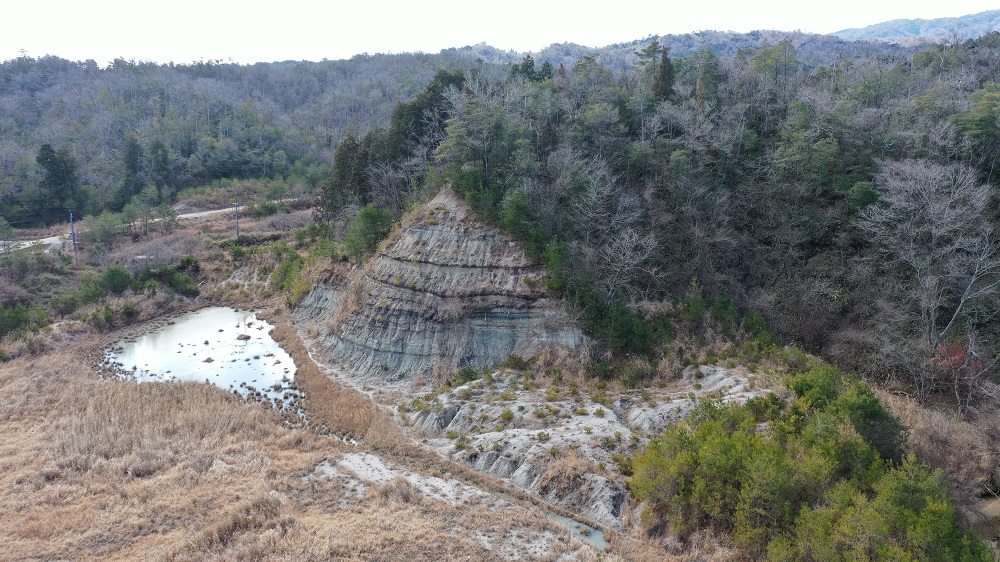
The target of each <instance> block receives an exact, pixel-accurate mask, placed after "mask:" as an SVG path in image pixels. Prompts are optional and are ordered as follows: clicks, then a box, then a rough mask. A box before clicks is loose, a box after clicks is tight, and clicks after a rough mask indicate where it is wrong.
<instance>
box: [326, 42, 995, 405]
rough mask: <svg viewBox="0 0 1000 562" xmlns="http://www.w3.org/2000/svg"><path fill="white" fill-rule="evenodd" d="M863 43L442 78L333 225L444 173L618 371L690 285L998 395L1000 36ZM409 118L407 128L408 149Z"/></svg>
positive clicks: (888, 376)
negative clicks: (652, 312) (576, 314)
mask: <svg viewBox="0 0 1000 562" xmlns="http://www.w3.org/2000/svg"><path fill="white" fill-rule="evenodd" d="M820 43H821V42H820ZM864 46H865V48H871V49H875V52H873V53H870V54H867V55H862V54H860V53H858V52H857V51H855V56H853V57H848V56H843V55H844V53H843V52H836V51H835V52H832V53H831V52H826V53H824V54H823V55H822V56H820V55H817V54H815V53H813V55H812V56H810V57H803V56H801V54H800V48H799V47H797V46H796V45H795V44H794V43H793V42H792V41H791V40H789V39H788V38H782V39H780V40H778V41H776V42H773V43H772V42H770V41H767V40H762V41H761V42H760V43H759V44H757V45H756V46H753V47H742V48H739V49H737V50H736V52H735V54H734V55H733V56H731V57H722V56H719V55H717V54H716V53H715V52H714V51H713V49H712V48H710V47H708V46H705V47H703V48H701V49H699V50H696V51H694V52H692V53H690V54H687V55H684V56H675V54H674V53H673V52H672V51H671V50H670V49H669V47H665V46H664V45H662V44H661V43H659V41H657V40H653V41H651V42H650V43H649V44H646V45H636V50H635V51H633V53H632V57H631V62H630V64H629V65H628V66H625V67H622V66H617V67H616V66H610V67H609V66H607V65H604V64H601V62H600V56H601V55H600V54H595V55H593V56H591V55H588V56H584V57H583V58H581V59H580V60H578V61H577V62H575V63H574V64H572V65H566V64H562V63H560V64H553V63H552V62H550V61H542V60H541V59H539V60H538V61H536V60H535V59H534V58H533V57H530V56H527V57H523V59H522V60H520V61H519V62H517V63H515V64H512V65H508V66H506V67H501V66H497V65H479V66H477V67H475V68H472V69H470V70H467V71H465V73H464V74H462V75H461V76H459V75H458V74H454V75H453V76H452V77H451V78H450V79H448V80H445V78H444V76H445V75H444V74H439V75H438V77H437V78H436V79H435V81H433V82H432V84H431V86H430V87H429V88H428V90H427V91H425V94H424V95H423V96H424V97H423V98H418V99H417V100H416V101H414V102H411V103H412V104H415V105H405V104H404V105H403V106H400V107H408V108H409V110H408V111H397V113H396V114H394V116H393V119H392V121H391V123H390V125H389V127H388V129H381V128H374V129H370V130H369V131H368V132H367V133H366V134H364V135H360V134H357V135H355V134H353V133H352V134H351V135H349V137H348V139H347V140H346V141H345V142H344V143H343V144H341V145H340V146H339V147H338V149H337V153H336V154H335V156H334V164H333V181H331V182H328V183H326V184H325V186H324V189H323V192H322V197H321V207H322V209H323V210H324V212H323V216H324V217H333V216H336V215H337V213H338V212H339V211H340V210H342V209H344V208H350V207H351V205H366V204H371V205H375V206H378V207H382V208H386V209H388V210H391V211H392V212H394V213H396V214H397V215H398V214H399V213H401V212H402V211H403V209H405V206H406V203H408V202H410V201H412V200H414V198H415V197H417V198H419V197H420V196H421V194H420V191H419V190H418V189H415V188H414V186H420V185H425V184H428V185H433V184H435V182H444V181H447V182H450V184H451V186H452V187H453V188H454V189H455V190H456V191H457V192H459V193H460V194H462V195H463V196H464V197H465V198H466V199H467V200H468V201H469V202H470V203H471V204H472V206H473V208H475V209H476V210H477V211H478V212H479V213H480V214H481V215H482V216H484V217H485V218H487V219H488V220H491V221H493V222H495V223H496V224H499V225H501V226H502V227H504V228H505V229H506V230H507V231H508V232H510V233H511V234H512V235H514V236H515V237H517V238H519V239H521V240H522V241H523V242H524V243H525V244H526V247H527V248H528V251H529V254H531V255H533V256H535V257H536V258H537V259H539V260H541V261H543V262H545V263H546V264H547V265H548V267H549V268H550V270H551V271H552V278H551V279H550V282H551V284H552V286H553V287H554V288H557V289H558V290H561V291H564V293H565V295H566V297H567V298H568V299H569V301H570V302H571V303H573V304H574V305H575V306H576V307H578V309H579V311H580V314H581V318H582V319H583V321H584V323H585V325H586V326H587V328H588V330H589V331H590V332H591V333H592V334H594V335H596V336H598V337H599V338H600V339H601V340H602V341H603V342H604V343H605V344H606V345H607V349H608V350H609V352H612V353H613V356H614V357H619V358H620V357H623V356H627V355H630V354H639V355H646V356H648V355H649V354H653V355H655V354H656V351H655V349H656V346H657V341H658V340H657V337H658V336H656V335H655V334H652V333H650V326H655V325H656V323H655V322H652V323H650V322H649V320H650V318H649V315H648V314H647V313H644V312H642V310H643V308H642V306H641V303H650V302H661V301H676V299H681V298H686V296H688V295H689V294H690V293H691V291H692V290H694V291H696V292H697V293H699V294H700V295H702V296H703V297H704V298H706V299H708V300H709V301H713V300H716V299H723V298H724V299H730V300H731V301H732V302H735V303H737V304H738V305H739V306H740V307H742V308H744V309H748V310H752V311H756V312H758V313H760V314H762V315H763V316H764V317H765V318H766V319H767V321H768V323H769V324H770V325H771V326H772V327H773V329H775V330H776V331H777V332H778V333H779V334H780V335H782V336H784V337H785V338H786V339H787V340H788V341H795V342H798V343H800V344H801V345H804V346H806V347H808V348H810V349H813V350H816V351H822V352H824V353H826V354H828V356H830V357H832V358H834V359H836V360H837V361H838V362H840V363H841V364H844V365H847V366H849V367H851V368H856V369H859V370H862V371H863V372H866V373H867V374H869V375H871V376H873V377H875V378H877V379H878V380H881V381H888V380H901V381H905V383H906V384H911V385H912V387H913V389H914V391H915V392H916V393H917V395H918V396H920V397H921V398H925V399H926V398H929V397H930V396H932V395H939V394H941V395H947V396H950V397H951V399H953V400H954V401H955V403H956V404H957V405H958V407H959V409H960V410H962V411H965V410H967V409H968V408H969V407H971V406H972V404H973V403H974V402H975V399H976V397H977V396H982V395H985V394H989V393H992V392H993V391H994V389H995V388H996V387H995V386H993V383H992V382H991V380H992V376H993V375H992V373H993V366H994V364H995V362H996V357H997V348H996V347H995V345H996V342H995V341H994V338H993V336H992V334H994V333H995V331H996V330H995V326H994V320H993V318H994V316H995V315H994V311H995V310H996V305H997V300H996V298H997V296H998V295H997V288H998V287H997V282H996V274H997V271H998V269H997V268H998V267H1000V253H998V246H997V240H996V236H995V234H994V232H993V226H994V221H995V219H996V216H995V212H994V211H993V209H995V208H996V207H995V189H994V187H993V186H994V185H996V183H997V181H998V180H1000V177H998V176H1000V169H998V168H997V158H998V150H997V149H998V143H1000V129H998V126H997V120H998V116H1000V106H998V104H997V102H998V100H1000V98H998V94H997V92H998V88H1000V87H998V85H997V81H998V79H1000V74H998V67H1000V53H998V49H1000V34H998V33H993V34H989V35H986V36H983V37H981V38H979V39H976V40H970V41H966V42H964V43H955V44H950V45H936V46H930V47H927V48H924V49H923V50H915V51H913V52H902V51H900V50H899V49H898V48H896V47H887V48H886V49H885V50H883V51H880V50H878V47H877V45H876V44H864ZM814 47H815V46H814V45H811V46H810V48H814ZM604 55H605V56H606V53H604ZM804 58H809V59H810V60H813V61H816V60H824V61H826V62H825V63H823V64H819V63H816V62H812V63H810V62H807V61H806V60H804ZM421 99H422V100H423V101H421ZM431 99H441V100H442V101H441V103H439V104H433V103H431V101H430V100H431ZM418 106H419V107H418ZM420 115H422V117H420V118H418V116H420ZM417 123H419V124H420V128H419V131H416V129H414V128H413V127H414V126H415V124H417ZM400 127H402V128H405V129H407V130H414V131H416V132H415V133H414V134H412V135H411V136H410V137H409V139H407V140H408V142H409V143H410V144H409V148H410V152H409V153H406V154H403V153H401V152H400V151H399V150H398V149H399V146H400V144H399V142H400V137H398V136H396V137H394V136H393V135H392V134H391V131H393V130H398V129H399V128H400ZM394 138H395V139H396V140H393V139H394ZM351 178H354V179H351ZM646 308H647V309H648V307H646Z"/></svg>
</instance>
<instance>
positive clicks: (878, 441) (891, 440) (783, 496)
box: [616, 366, 989, 561]
mask: <svg viewBox="0 0 1000 562" xmlns="http://www.w3.org/2000/svg"><path fill="white" fill-rule="evenodd" d="M788 385H789V386H790V387H791V388H792V390H793V391H794V392H795V395H796V396H795V399H794V401H787V400H781V399H780V398H778V397H777V396H775V395H769V396H767V397H759V398H754V399H751V400H749V401H747V402H746V403H745V404H742V405H737V404H723V403H721V402H713V401H701V402H700V403H699V404H698V405H697V406H696V407H695V409H694V411H693V412H692V414H691V416H690V418H689V419H688V421H687V422H686V423H684V424H680V425H676V426H672V427H670V428H668V429H667V431H666V432H664V433H663V434H662V435H659V436H657V437H655V438H653V439H652V440H651V441H650V443H649V444H648V445H647V446H646V447H644V448H642V449H641V450H640V451H638V452H637V454H636V455H635V456H634V457H633V458H632V470H633V471H634V474H633V476H632V478H631V479H630V480H629V489H630V490H631V491H632V493H633V494H634V495H635V497H636V498H637V499H638V500H639V501H641V502H643V503H644V504H645V506H646V509H645V511H644V515H643V517H644V521H645V523H646V524H647V526H648V527H649V528H650V529H651V530H654V531H660V530H670V531H672V532H674V533H676V534H678V535H680V536H681V537H686V536H688V535H690V534H691V533H693V532H694V531H696V530H699V529H704V528H711V529H714V530H715V531H716V532H721V533H730V534H731V535H732V537H733V540H734V542H735V543H736V544H737V545H739V546H740V547H742V548H743V549H744V551H745V557H746V558H749V559H761V558H763V557H765V556H767V557H768V558H770V559H771V560H776V561H777V560H782V561H786V560H787V561H791V560H794V561H799V560H802V561H805V560H820V559H821V560H853V559H865V560H901V559H921V560H988V559H989V555H988V552H987V550H986V548H985V547H984V546H983V545H982V543H980V542H978V541H976V540H975V539H974V538H973V537H970V536H968V535H966V534H965V533H963V532H962V531H961V529H960V528H959V527H958V523H957V518H956V515H955V510H954V508H953V507H951V505H950V504H949V503H948V495H947V490H946V489H945V488H944V486H943V483H942V479H941V475H940V473H939V472H931V471H930V470H928V469H926V468H924V467H922V466H920V465H918V464H917V463H916V461H915V460H914V458H913V457H912V456H911V457H905V456H902V450H903V449H902V448H903V443H904V442H905V435H906V433H905V428H903V426H902V425H901V424H900V422H899V421H898V420H897V419H895V417H893V416H892V415H891V414H890V413H889V412H888V410H887V409H886V408H885V407H884V406H883V405H882V404H881V403H880V402H879V401H878V400H877V398H876V397H875V396H874V394H872V392H871V389H869V388H868V387H866V386H864V385H862V384H861V383H860V382H858V381H857V380H856V379H854V378H853V377H852V376H849V375H846V374H844V373H843V372H841V371H839V370H838V369H836V368H833V367H830V366H817V367H814V368H812V369H810V370H809V371H807V372H805V373H801V374H799V375H796V376H794V377H792V378H791V379H790V380H789V382H788ZM761 421H767V422H768V423H769V427H768V430H767V431H760V430H759V429H758V427H757V424H758V423H759V422H761ZM886 459H888V462H887V460H886ZM616 461H618V459H617V458H616ZM896 461H898V463H897V462H896ZM859 525H860V526H862V527H863V528H864V532H860V531H861V527H859Z"/></svg>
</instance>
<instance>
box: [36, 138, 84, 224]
mask: <svg viewBox="0 0 1000 562" xmlns="http://www.w3.org/2000/svg"><path fill="white" fill-rule="evenodd" d="M35 161H36V162H38V165H39V166H41V167H42V171H43V173H44V176H43V177H42V182H41V187H42V189H44V190H45V198H44V204H45V207H46V211H47V212H48V214H49V219H50V220H51V219H54V218H55V217H57V216H61V215H62V212H63V210H64V209H65V208H66V207H68V206H69V205H72V204H80V203H81V202H80V201H76V198H77V187H79V183H80V181H79V178H78V177H77V167H76V159H75V158H73V154H72V153H71V152H70V151H69V149H68V148H67V147H65V146H64V147H62V148H60V149H59V150H58V151H56V150H55V149H53V148H52V145H50V144H48V143H45V144H43V145H42V146H41V147H40V148H39V149H38V155H37V156H36V157H35Z"/></svg>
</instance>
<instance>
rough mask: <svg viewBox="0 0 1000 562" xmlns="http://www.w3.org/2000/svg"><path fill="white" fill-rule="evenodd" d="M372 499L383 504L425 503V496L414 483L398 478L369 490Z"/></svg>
mask: <svg viewBox="0 0 1000 562" xmlns="http://www.w3.org/2000/svg"><path fill="white" fill-rule="evenodd" d="M368 494H369V496H370V497H372V498H374V499H376V500H377V501H379V502H382V503H391V502H396V503H412V504H418V503H420V502H421V501H423V494H422V493H421V492H420V490H419V489H417V487H416V486H414V485H413V483H412V482H410V481H409V480H407V479H406V478H403V477H402V476H397V477H396V478H394V479H392V480H391V481H389V482H386V483H385V484H380V485H378V486H374V487H372V488H370V489H369V490H368Z"/></svg>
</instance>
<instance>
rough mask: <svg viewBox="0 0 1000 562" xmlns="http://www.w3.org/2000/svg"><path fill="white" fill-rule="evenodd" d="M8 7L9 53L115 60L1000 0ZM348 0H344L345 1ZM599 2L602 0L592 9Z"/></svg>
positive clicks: (856, 13) (882, 15)
mask: <svg viewBox="0 0 1000 562" xmlns="http://www.w3.org/2000/svg"><path fill="white" fill-rule="evenodd" d="M5 4H8V5H7V6H5V7H3V8H0V17H2V18H3V20H4V22H3V23H4V25H3V26H2V27H3V32H2V33H0V61H3V60H10V59H13V58H15V57H18V56H20V53H21V51H22V50H23V51H24V52H25V53H27V54H28V56H31V57H39V56H43V55H47V54H51V55H56V56H60V57H63V58H67V59H71V60H86V59H94V60H96V61H97V62H98V63H99V64H101V65H105V64H107V63H108V62H109V61H110V60H112V59H114V58H116V57H124V58H126V59H137V60H150V61H156V62H170V61H173V62H178V63H187V62H194V61H198V60H209V59H221V60H223V61H229V60H232V61H233V62H238V63H253V62H260V61H263V62H270V61H280V60H314V61H315V60H322V59H324V58H326V59H342V58H349V57H351V56H353V55H355V54H358V53H366V52H367V53H372V54H374V53H390V52H391V53H399V52H407V51H423V52H428V53H436V52H438V51H440V50H441V49H444V48H448V47H462V46H465V45H474V44H476V43H480V42H486V43H488V44H490V45H492V46H494V47H497V48H500V49H505V50H507V49H511V50H515V51H520V52H531V51H538V50H540V49H542V48H544V47H546V46H548V45H550V44H552V43H562V42H567V41H568V42H573V43H579V44H581V45H587V46H594V47H596V46H604V45H608V44H611V43H619V42H623V41H631V40H634V39H641V38H643V37H647V36H649V35H659V34H670V33H688V32H692V31H701V30H710V29H715V30H732V31H751V30H754V29H780V30H796V29H798V30H802V31H808V32H814V33H829V32H833V31H839V30H841V29H845V28H850V27H864V26H866V25H871V24H873V23H878V22H882V21H886V20H891V19H901V18H924V19H929V18H938V17H955V16H961V15H966V14H973V13H977V12H982V11H986V10H993V9H997V7H998V6H997V3H996V0H951V1H949V2H941V1H940V0H934V1H927V0H914V1H909V2H903V1H898V0H896V1H891V2H878V1H873V0H837V1H813V2H807V1H804V0H800V1H792V0H758V1H751V0H714V1H704V0H693V1H691V0H687V1H684V0H680V1H678V0H674V1H667V0H657V1H646V2H621V1H612V2H601V3H584V2H581V1H579V0H577V1H574V2H566V1H562V0H560V1H558V2H546V1H544V0H534V1H530V2H529V1H525V0H506V1H494V2H489V1H480V2H473V1H468V0H464V1H458V0H425V1H423V2H418V1H413V0H411V1H402V0H383V1H381V2H378V1H374V2H373V1H370V0H368V1H365V0H360V1H358V0H355V1H350V2H343V1H340V2H325V3H319V2H315V1H305V0H284V1H278V2H267V3H263V2H259V1H257V0H244V1H241V2H232V1H228V0H227V1H217V0H200V1H198V0H172V1H167V2H155V3H152V2H148V3H147V2H136V1H135V0H128V1H125V0H48V1H44V2H43V1H38V2H33V1H31V0H20V1H15V2H5ZM341 4H342V5H341ZM589 6H593V7H589Z"/></svg>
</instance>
